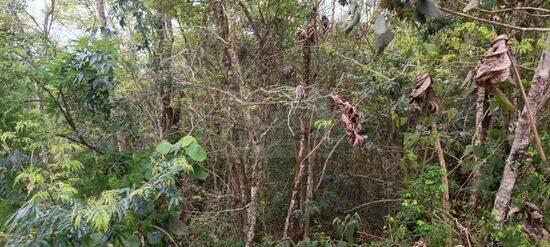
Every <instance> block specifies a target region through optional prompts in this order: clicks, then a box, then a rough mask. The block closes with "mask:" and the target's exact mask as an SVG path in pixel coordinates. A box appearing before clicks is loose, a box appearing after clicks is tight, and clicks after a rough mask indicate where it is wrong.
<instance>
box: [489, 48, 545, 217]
mask: <svg viewBox="0 0 550 247" xmlns="http://www.w3.org/2000/svg"><path fill="white" fill-rule="evenodd" d="M549 43H550V42H549V39H547V40H546V44H549ZM549 74H550V50H546V51H544V52H543V53H542V55H541V58H540V61H539V64H538V67H537V69H536V71H535V74H534V77H533V83H532V85H531V89H530V90H529V95H528V96H527V102H526V105H525V106H524V107H523V110H522V111H521V114H520V115H519V117H518V124H517V127H516V132H515V136H514V142H513V144H512V148H511V150H510V153H509V155H508V158H507V159H506V162H505V165H504V172H503V174H502V179H501V181H500V187H499V189H498V191H497V194H496V196H495V202H494V205H493V211H494V213H495V220H496V221H497V222H498V223H499V225H500V226H502V224H503V223H504V219H505V217H506V211H507V208H508V205H509V203H510V199H511V197H512V190H513V189H514V184H515V182H516V178H517V175H518V174H517V171H516V169H517V168H518V166H519V165H520V164H521V162H522V159H523V154H524V153H525V150H526V149H527V147H528V146H529V136H530V134H531V124H530V122H529V113H528V111H527V107H528V106H527V104H528V105H529V106H530V109H539V106H540V104H541V102H542V99H543V98H544V97H545V95H544V94H545V89H546V87H547V86H548V84H549V80H550V75H549ZM534 114H536V113H534ZM533 117H534V116H533Z"/></svg>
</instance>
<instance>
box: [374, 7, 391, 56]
mask: <svg viewBox="0 0 550 247" xmlns="http://www.w3.org/2000/svg"><path fill="white" fill-rule="evenodd" d="M374 34H375V36H376V51H375V57H379V56H380V55H381V54H382V52H384V49H385V48H386V46H388V45H389V44H390V42H391V41H392V40H393V37H394V35H393V33H392V31H391V27H390V25H389V24H388V23H387V22H386V18H385V17H384V15H379V16H378V17H376V20H375V21H374Z"/></svg>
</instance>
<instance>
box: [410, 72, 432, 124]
mask: <svg viewBox="0 0 550 247" xmlns="http://www.w3.org/2000/svg"><path fill="white" fill-rule="evenodd" d="M409 97H410V104H411V105H410V108H409V111H410V112H411V114H410V115H409V121H408V122H409V128H410V129H414V128H415V127H416V121H417V119H418V117H419V116H420V115H421V114H422V113H424V114H427V115H432V114H435V113H437V111H438V110H439V106H438V105H437V102H436V101H435V99H434V90H433V83H432V78H431V77H430V74H428V73H425V74H421V75H419V76H417V77H416V79H415V80H414V90H413V91H412V92H411V94H409Z"/></svg>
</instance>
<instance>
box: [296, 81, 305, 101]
mask: <svg viewBox="0 0 550 247" xmlns="http://www.w3.org/2000/svg"><path fill="white" fill-rule="evenodd" d="M306 98H307V94H306V89H305V88H304V87H303V86H302V85H298V86H296V101H298V102H301V101H302V100H304V99H306Z"/></svg>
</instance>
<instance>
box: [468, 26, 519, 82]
mask: <svg viewBox="0 0 550 247" xmlns="http://www.w3.org/2000/svg"><path fill="white" fill-rule="evenodd" d="M511 65H512V62H511V60H510V57H509V56H508V36H507V35H506V34H503V35H500V36H498V37H497V38H496V39H495V40H494V41H493V43H492V44H491V49H490V50H489V51H488V54H487V55H485V56H484V57H483V58H482V59H481V61H479V62H478V63H477V65H476V66H475V68H474V83H475V84H476V85H477V86H479V87H490V86H494V85H498V84H500V83H502V82H504V81H505V80H507V79H508V78H509V77H510V66H511Z"/></svg>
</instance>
